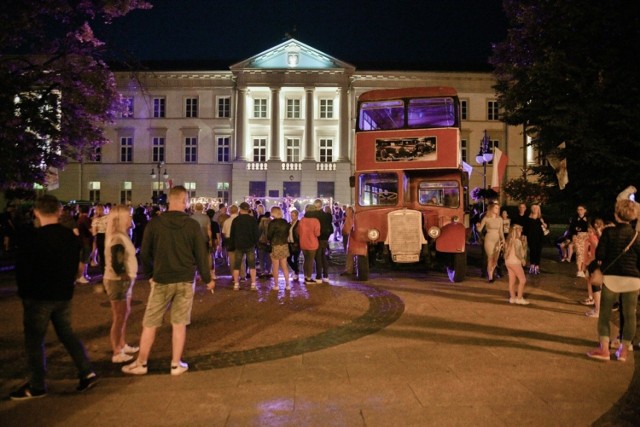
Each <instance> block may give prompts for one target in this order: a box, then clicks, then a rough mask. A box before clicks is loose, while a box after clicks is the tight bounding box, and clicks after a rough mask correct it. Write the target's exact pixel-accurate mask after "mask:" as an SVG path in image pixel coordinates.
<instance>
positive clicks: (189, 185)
mask: <svg viewBox="0 0 640 427" xmlns="http://www.w3.org/2000/svg"><path fill="white" fill-rule="evenodd" d="M184 188H186V189H187V194H188V195H189V198H190V199H191V198H193V197H196V183H195V182H185V183H184Z"/></svg>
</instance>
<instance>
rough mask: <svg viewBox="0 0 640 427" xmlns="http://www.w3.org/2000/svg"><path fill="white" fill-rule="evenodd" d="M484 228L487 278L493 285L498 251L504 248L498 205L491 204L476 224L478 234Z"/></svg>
mask: <svg viewBox="0 0 640 427" xmlns="http://www.w3.org/2000/svg"><path fill="white" fill-rule="evenodd" d="M485 227H486V230H487V233H486V235H485V237H484V250H485V253H486V254H487V278H488V279H489V283H493V281H494V279H493V271H494V270H495V268H496V266H497V265H498V258H499V257H500V250H501V248H502V247H503V246H504V228H503V225H502V218H501V217H500V205H498V203H497V202H491V203H490V204H489V206H488V207H487V212H486V214H485V215H484V217H483V218H482V221H480V223H479V224H477V228H478V232H479V233H481V232H482V230H483V229H484V228H485Z"/></svg>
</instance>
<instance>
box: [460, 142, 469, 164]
mask: <svg viewBox="0 0 640 427" xmlns="http://www.w3.org/2000/svg"><path fill="white" fill-rule="evenodd" d="M460 152H461V154H462V161H463V162H466V163H469V162H468V161H467V140H466V139H461V140H460Z"/></svg>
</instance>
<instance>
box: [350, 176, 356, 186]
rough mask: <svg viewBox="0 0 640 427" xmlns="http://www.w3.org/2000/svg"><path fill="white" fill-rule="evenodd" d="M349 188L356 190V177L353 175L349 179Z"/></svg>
mask: <svg viewBox="0 0 640 427" xmlns="http://www.w3.org/2000/svg"><path fill="white" fill-rule="evenodd" d="M349 186H350V187H351V188H356V177H355V176H353V175H351V176H350V177H349Z"/></svg>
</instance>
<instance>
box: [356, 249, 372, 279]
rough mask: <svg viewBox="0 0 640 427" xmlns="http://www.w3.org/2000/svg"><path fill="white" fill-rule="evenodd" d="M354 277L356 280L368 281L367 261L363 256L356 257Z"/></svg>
mask: <svg viewBox="0 0 640 427" xmlns="http://www.w3.org/2000/svg"><path fill="white" fill-rule="evenodd" d="M356 277H357V278H358V280H362V281H365V280H369V259H368V257H367V256H365V255H357V256H356Z"/></svg>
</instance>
